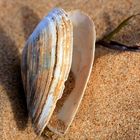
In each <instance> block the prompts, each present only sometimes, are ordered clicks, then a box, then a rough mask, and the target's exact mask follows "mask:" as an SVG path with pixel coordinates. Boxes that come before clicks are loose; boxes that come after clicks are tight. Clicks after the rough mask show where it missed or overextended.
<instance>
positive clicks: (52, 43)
mask: <svg viewBox="0 0 140 140" xmlns="http://www.w3.org/2000/svg"><path fill="white" fill-rule="evenodd" d="M72 48H73V29H72V23H71V20H70V19H69V18H68V16H67V14H66V13H65V12H64V10H62V9H58V8H56V9H54V10H52V11H51V12H50V13H49V14H48V16H46V17H45V18H44V19H43V20H42V21H41V22H40V23H39V25H38V26H37V27H36V29H35V30H34V32H33V33H32V34H31V36H30V37H29V39H28V41H27V43H26V46H25V47H24V50H23V54H22V62H21V71H22V78H23V84H24V88H25V92H26V96H27V107H28V110H29V115H30V117H31V119H32V122H33V125H34V128H35V131H36V132H37V133H38V134H41V133H42V131H43V130H44V128H45V127H46V125H47V123H48V121H49V119H50V117H51V115H52V113H53V110H54V108H55V105H56V102H57V100H58V99H59V98H60V97H61V96H62V93H63V89H64V83H65V81H66V80H67V77H68V74H69V71H70V67H71V63H72Z"/></svg>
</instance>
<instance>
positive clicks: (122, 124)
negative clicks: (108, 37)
mask: <svg viewBox="0 0 140 140" xmlns="http://www.w3.org/2000/svg"><path fill="white" fill-rule="evenodd" d="M54 7H62V8H64V9H65V10H66V11H69V10H74V9H80V10H82V11H84V12H86V13H87V14H88V15H90V16H91V18H92V19H93V21H94V23H95V26H96V32H97V39H100V38H102V37H103V36H104V35H105V34H107V33H109V32H110V31H111V30H112V29H114V28H115V27H116V26H117V25H118V24H119V23H120V22H121V21H122V20H124V19H125V18H127V17H128V16H130V15H132V14H136V13H138V12H140V0H67V1H66V0H59V1H57V0H51V1H49V0H48V1H47V0H0V9H1V12H0V111H1V113H0V139H2V140H34V139H35V138H36V140H47V139H58V140H139V139H140V53H138V52H120V51H115V50H111V49H106V48H104V47H102V46H96V52H95V61H94V65H93V69H92V73H91V76H90V80H89V82H88V85H87V88H86V91H85V95H84V98H83V100H82V103H81V106H80V108H79V110H78V113H77V115H76V117H75V119H74V121H73V123H72V125H71V127H70V129H69V131H68V132H67V134H66V135H65V136H62V137H58V136H56V135H53V136H51V137H47V136H45V135H43V136H41V137H36V134H35V133H34V131H33V129H32V127H31V123H30V121H29V119H28V115H27V109H26V100H25V96H24V92H23V87H22V81H21V75H20V53H21V50H22V48H23V47H24V45H25V41H26V40H27V38H28V36H29V35H30V34H31V33H32V31H33V29H34V28H35V26H36V25H37V24H38V23H39V21H40V20H41V19H42V18H43V17H44V16H45V15H47V13H48V11H49V10H51V9H52V8H54ZM139 23H140V17H137V18H136V19H133V20H131V24H129V25H128V26H127V27H125V28H124V29H123V31H121V32H120V33H119V34H118V35H116V36H115V39H116V40H118V41H122V42H124V43H127V44H140V25H139Z"/></svg>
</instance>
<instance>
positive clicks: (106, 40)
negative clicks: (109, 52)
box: [96, 14, 140, 52]
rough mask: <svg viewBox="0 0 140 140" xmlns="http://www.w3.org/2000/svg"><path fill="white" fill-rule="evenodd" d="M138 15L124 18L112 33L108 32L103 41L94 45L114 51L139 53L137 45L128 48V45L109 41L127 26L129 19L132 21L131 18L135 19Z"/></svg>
mask: <svg viewBox="0 0 140 140" xmlns="http://www.w3.org/2000/svg"><path fill="white" fill-rule="evenodd" d="M138 15H140V14H135V15H132V16H130V17H128V18H126V19H125V20H124V21H122V22H121V23H120V24H119V25H118V26H117V27H116V28H115V29H114V30H113V31H112V32H110V33H109V34H108V35H106V36H105V37H103V39H101V40H99V41H97V42H96V44H97V45H102V46H104V47H107V48H110V49H115V50H121V51H134V52H139V51H140V46H137V45H134V46H128V45H125V44H122V43H119V42H117V41H112V40H111V39H112V38H113V37H114V35H115V34H117V33H118V32H119V31H120V30H121V29H122V28H123V27H125V26H126V25H127V24H128V22H129V21H130V19H132V18H133V17H136V16H138Z"/></svg>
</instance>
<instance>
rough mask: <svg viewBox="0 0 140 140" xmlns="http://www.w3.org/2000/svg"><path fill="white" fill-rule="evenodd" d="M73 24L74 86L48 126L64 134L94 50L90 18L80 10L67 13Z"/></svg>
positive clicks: (86, 80) (78, 102)
mask: <svg viewBox="0 0 140 140" xmlns="http://www.w3.org/2000/svg"><path fill="white" fill-rule="evenodd" d="M68 15H69V18H70V20H71V21H72V24H73V58H72V67H71V73H72V74H73V75H72V76H73V78H74V79H73V82H74V81H75V82H74V86H73V89H72V91H69V90H68V92H69V93H67V94H68V96H67V97H66V98H65V99H64V100H60V101H59V102H60V103H61V102H63V104H62V103H61V104H62V105H61V106H59V105H58V107H57V106H56V109H55V110H54V112H53V115H52V117H51V119H50V121H49V123H48V125H47V126H48V128H49V129H50V130H52V131H53V132H55V133H57V134H60V135H61V134H65V132H66V131H67V130H68V128H69V126H70V124H71V123H72V121H73V119H74V116H75V114H76V112H77V109H78V107H79V105H80V103H81V100H82V97H83V95H84V91H85V88H86V85H87V82H88V79H89V76H90V73H91V69H92V65H93V60H94V50H95V39H96V34H95V26H94V24H93V22H92V20H91V19H90V18H89V17H88V16H87V15H86V14H84V13H81V12H80V11H73V12H69V13H68Z"/></svg>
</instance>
